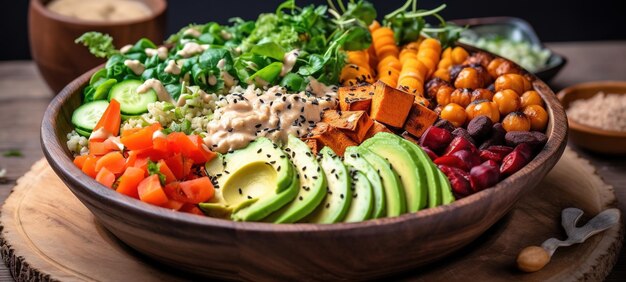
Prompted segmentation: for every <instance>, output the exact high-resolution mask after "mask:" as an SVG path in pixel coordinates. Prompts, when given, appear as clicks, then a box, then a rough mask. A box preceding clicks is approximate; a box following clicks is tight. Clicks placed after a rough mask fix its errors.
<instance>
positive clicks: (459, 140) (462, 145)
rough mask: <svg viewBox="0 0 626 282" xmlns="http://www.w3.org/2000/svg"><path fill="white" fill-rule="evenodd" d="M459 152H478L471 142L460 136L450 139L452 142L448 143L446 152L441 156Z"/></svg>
mask: <svg viewBox="0 0 626 282" xmlns="http://www.w3.org/2000/svg"><path fill="white" fill-rule="evenodd" d="M461 150H469V151H470V152H472V153H474V152H478V150H477V149H476V146H474V144H472V142H470V141H469V140H467V139H465V138H463V137H461V136H457V137H454V139H452V142H450V145H448V148H446V151H445V152H444V154H443V155H445V156H447V155H450V154H452V153H454V152H457V151H461Z"/></svg>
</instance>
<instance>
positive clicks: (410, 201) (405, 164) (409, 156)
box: [361, 132, 428, 212]
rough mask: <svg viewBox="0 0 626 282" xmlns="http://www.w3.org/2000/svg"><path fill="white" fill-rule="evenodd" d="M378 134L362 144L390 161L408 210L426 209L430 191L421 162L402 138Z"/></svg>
mask: <svg viewBox="0 0 626 282" xmlns="http://www.w3.org/2000/svg"><path fill="white" fill-rule="evenodd" d="M383 133H384V132H380V133H377V134H376V135H374V137H372V138H370V139H367V140H365V142H363V143H362V144H361V146H363V147H364V148H367V149H369V150H371V151H372V152H374V153H375V154H377V155H379V156H381V157H383V158H385V159H386V160H387V161H389V163H390V165H391V168H392V169H393V170H394V171H395V172H397V173H398V177H400V180H401V182H402V187H403V188H404V192H405V195H406V202H407V210H408V211H409V212H416V211H418V210H420V209H423V208H425V207H426V204H427V200H428V189H427V182H426V172H425V171H424V169H422V168H420V167H418V165H417V164H418V162H419V160H418V159H417V157H416V156H415V154H414V153H412V152H411V151H410V150H408V149H407V148H406V147H405V146H403V142H402V140H401V138H400V137H398V136H396V135H395V134H391V133H388V134H383Z"/></svg>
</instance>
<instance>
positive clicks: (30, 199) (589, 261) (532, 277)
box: [0, 150, 623, 281]
mask: <svg viewBox="0 0 626 282" xmlns="http://www.w3.org/2000/svg"><path fill="white" fill-rule="evenodd" d="M572 175H573V176H575V177H571V176H572ZM535 191H536V192H535V193H533V194H531V195H529V196H527V197H525V198H524V199H522V201H520V203H519V204H518V205H517V206H516V208H515V209H514V210H513V211H512V212H511V213H510V214H509V215H508V216H507V217H505V219H503V220H502V221H501V222H499V223H498V224H496V225H495V226H494V227H493V228H491V229H490V230H489V232H487V233H486V235H485V236H481V238H480V239H479V240H477V241H476V242H475V243H473V244H472V245H471V246H469V247H466V248H464V249H463V250H462V251H460V252H458V254H457V255H455V256H453V257H454V259H448V258H446V259H444V261H443V262H442V263H437V264H435V265H431V266H429V267H427V268H424V269H420V270H417V271H411V272H410V273H408V274H403V275H400V276H397V277H395V278H397V279H400V280H411V281H434V280H440V281H459V280H462V279H463V278H464V277H469V276H471V277H474V278H475V279H478V280H479V281H512V280H515V281H550V280H551V281H580V280H592V281H598V280H601V279H602V278H604V277H605V276H606V275H607V274H608V273H609V272H610V271H611V267H612V266H613V264H614V263H615V260H616V259H617V256H618V252H619V250H620V248H621V245H622V239H623V226H621V224H620V225H616V226H614V227H613V228H610V229H609V230H607V231H605V232H603V233H601V234H599V235H596V236H593V237H591V238H590V239H588V240H587V241H586V242H585V243H584V244H581V245H576V246H573V247H568V248H561V249H559V250H557V252H556V253H555V255H554V256H553V257H552V261H551V262H550V264H549V265H548V266H547V267H546V268H544V269H543V270H542V271H539V272H536V273H532V274H524V273H521V272H519V271H517V270H516V269H515V268H514V267H513V263H514V261H515V257H516V255H517V253H518V252H519V250H520V249H522V248H523V247H525V246H527V245H529V244H534V245H539V244H541V242H543V241H544V240H545V239H547V238H548V237H553V236H554V237H557V238H563V234H564V232H563V230H562V228H561V226H560V211H561V210H562V209H563V208H566V207H570V206H576V207H578V208H580V209H582V210H584V211H585V213H586V215H585V216H584V218H583V220H582V221H581V223H584V222H585V221H586V220H588V219H589V218H590V216H592V215H595V214H597V213H598V212H600V211H602V210H604V209H606V208H610V207H614V206H615V204H616V202H615V195H614V193H613V189H612V188H611V187H610V186H607V185H606V184H604V182H603V181H602V180H601V179H600V178H599V177H598V176H597V175H596V174H595V169H594V168H593V167H592V166H591V165H590V164H589V163H588V162H587V161H586V160H583V159H580V158H578V157H577V156H576V153H575V152H573V151H571V150H568V151H566V152H565V154H564V155H563V158H562V159H561V160H560V161H559V163H558V164H557V165H556V166H555V168H554V169H553V170H552V171H551V172H550V174H548V176H547V177H546V178H545V179H544V180H543V181H542V183H541V184H540V185H539V186H538V187H537V188H536V190H535ZM1 223H2V227H3V231H2V237H3V239H4V240H3V241H1V242H0V247H1V250H2V255H3V256H4V260H5V262H6V261H9V263H8V265H10V268H11V269H12V270H13V271H14V275H15V276H16V277H20V278H21V279H23V280H30V279H33V278H35V279H37V280H41V279H57V280H61V281H74V280H95V281H125V280H136V281H176V280H178V279H179V278H175V277H173V276H171V275H169V274H168V273H167V272H165V271H163V269H162V268H160V267H158V266H155V265H152V264H149V263H146V260H144V259H142V258H141V257H139V256H138V255H137V254H136V253H135V252H133V251H131V250H130V249H128V248H126V247H125V246H124V245H122V244H120V242H119V241H118V240H117V239H115V237H113V236H112V235H111V234H110V233H109V232H107V231H106V230H105V229H104V228H103V227H102V226H101V225H100V224H97V223H96V220H95V218H94V217H93V215H92V214H91V212H90V211H89V210H88V209H87V208H85V206H84V205H82V203H80V201H78V199H77V198H76V197H75V196H74V195H73V194H72V193H71V192H70V191H69V190H68V189H67V188H66V187H65V185H64V184H63V182H61V180H60V179H59V178H58V177H57V175H56V174H55V173H54V172H53V171H52V169H51V168H50V166H49V165H48V163H47V162H46V161H45V160H43V159H42V160H40V161H38V162H37V163H35V165H33V167H32V168H31V170H30V171H29V172H28V173H27V174H26V175H25V176H24V177H23V178H20V179H19V180H18V184H17V186H16V187H15V189H14V192H13V193H12V194H11V196H10V197H9V198H8V199H7V201H6V202H5V204H4V206H3V207H2V216H1ZM50 237H54V238H63V240H50V239H49V238H50ZM95 261H98V263H97V264H96V263H94V262H95ZM112 269H115V270H117V271H111V270H112Z"/></svg>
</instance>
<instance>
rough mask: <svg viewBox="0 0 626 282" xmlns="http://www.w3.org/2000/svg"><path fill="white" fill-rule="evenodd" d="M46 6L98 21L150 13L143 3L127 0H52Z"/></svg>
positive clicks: (67, 14) (125, 18)
mask: <svg viewBox="0 0 626 282" xmlns="http://www.w3.org/2000/svg"><path fill="white" fill-rule="evenodd" d="M47 7H48V9H49V10H50V11H53V12H55V13H57V14H61V15H64V16H68V17H72V18H77V19H81V20H88V21H99V22H115V21H129V20H135V19H140V18H145V17H148V16H150V15H151V14H152V10H151V9H150V8H149V7H148V6H147V5H146V4H145V3H143V2H141V1H128V0H54V1H52V2H50V3H49V4H48V5H47Z"/></svg>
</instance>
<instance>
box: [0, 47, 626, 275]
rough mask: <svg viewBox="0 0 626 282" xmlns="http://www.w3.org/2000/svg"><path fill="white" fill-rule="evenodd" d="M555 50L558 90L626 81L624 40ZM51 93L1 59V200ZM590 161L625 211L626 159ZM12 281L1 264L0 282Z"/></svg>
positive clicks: (35, 152) (34, 153)
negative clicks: (561, 62)
mask: <svg viewBox="0 0 626 282" xmlns="http://www.w3.org/2000/svg"><path fill="white" fill-rule="evenodd" d="M548 46H549V47H550V48H552V49H553V50H554V51H555V52H558V53H559V54H562V55H565V56H566V57H567V58H568V60H569V62H568V65H567V66H566V67H565V68H564V69H563V71H562V72H561V73H560V74H559V75H558V76H557V77H556V79H555V80H554V81H553V82H552V85H553V90H555V91H558V90H560V89H561V88H563V87H566V86H568V85H571V84H574V83H579V82H584V81H593V80H607V79H609V80H610V79H613V80H626V42H625V41H621V42H594V43H579V42H572V43H558V44H548ZM51 97H52V94H51V91H50V90H49V89H48V88H47V87H46V85H45V83H44V82H43V80H42V79H41V77H40V76H39V74H38V73H37V71H36V69H35V66H34V63H32V62H1V63H0V152H4V151H6V150H9V149H19V150H21V151H22V152H23V154H24V157H22V158H7V157H3V156H2V155H0V167H2V168H6V169H7V175H8V179H9V183H6V184H0V200H4V199H5V198H6V197H7V195H8V194H9V192H10V189H11V188H12V187H13V186H14V185H15V182H14V181H15V179H17V178H18V177H19V176H21V175H22V174H24V173H25V172H26V171H27V170H28V169H29V168H30V166H31V165H32V164H33V163H34V162H35V161H36V160H38V159H40V158H41V157H42V152H41V149H40V147H39V124H40V122H41V117H42V115H43V111H44V110H45V108H46V106H47V104H48V102H49V101H50V99H51ZM578 152H579V154H581V155H582V156H583V157H586V158H588V159H590V160H591V162H592V163H593V164H594V165H595V166H596V169H597V170H598V173H599V174H600V175H601V176H602V177H603V178H604V179H605V181H606V182H607V183H608V184H611V185H613V186H614V187H615V192H616V194H617V197H618V199H619V207H620V209H621V210H622V211H626V177H625V176H624V175H626V161H624V158H623V157H619V156H602V155H597V154H592V153H589V152H585V151H579V150H578ZM623 277H626V251H624V250H622V253H621V255H620V259H619V261H618V263H617V265H616V266H615V268H614V269H613V271H612V273H611V274H610V275H609V277H608V278H607V280H608V281H622V280H623ZM7 279H11V277H10V274H9V272H8V271H7V269H6V268H5V267H4V266H2V265H0V281H5V280H7Z"/></svg>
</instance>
